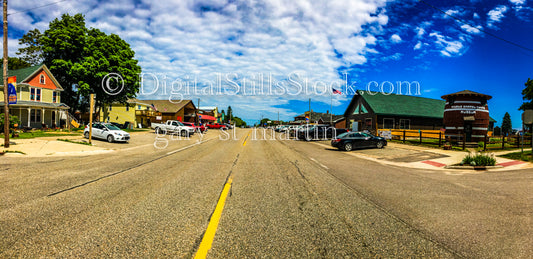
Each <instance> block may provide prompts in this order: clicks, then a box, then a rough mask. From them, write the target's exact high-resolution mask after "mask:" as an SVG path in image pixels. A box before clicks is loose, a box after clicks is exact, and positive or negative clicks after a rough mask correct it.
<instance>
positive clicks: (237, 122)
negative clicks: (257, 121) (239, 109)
mask: <svg viewBox="0 0 533 259" xmlns="http://www.w3.org/2000/svg"><path fill="white" fill-rule="evenodd" d="M233 123H235V126H236V127H241V126H244V127H246V122H245V121H243V120H242V119H241V118H239V117H233Z"/></svg>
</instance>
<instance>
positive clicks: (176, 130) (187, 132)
mask: <svg viewBox="0 0 533 259" xmlns="http://www.w3.org/2000/svg"><path fill="white" fill-rule="evenodd" d="M150 127H151V128H152V129H154V130H155V132H156V133H157V134H166V133H171V134H180V135H181V136H182V137H185V136H192V135H194V130H195V129H194V128H193V127H189V126H185V125H183V123H181V121H176V120H168V121H167V122H165V123H164V124H163V123H155V122H152V124H151V125H150Z"/></svg>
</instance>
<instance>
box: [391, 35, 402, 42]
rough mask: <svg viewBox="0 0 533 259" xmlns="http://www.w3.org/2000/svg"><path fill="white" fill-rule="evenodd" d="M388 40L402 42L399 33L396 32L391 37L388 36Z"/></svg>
mask: <svg viewBox="0 0 533 259" xmlns="http://www.w3.org/2000/svg"><path fill="white" fill-rule="evenodd" d="M390 40H391V41H392V42H394V43H399V42H402V38H401V37H400V35H398V34H393V35H392V36H391V37H390Z"/></svg>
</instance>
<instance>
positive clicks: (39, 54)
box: [17, 29, 43, 65]
mask: <svg viewBox="0 0 533 259" xmlns="http://www.w3.org/2000/svg"><path fill="white" fill-rule="evenodd" d="M42 36H43V35H42V34H41V32H40V31H39V30H38V29H33V30H31V31H28V32H27V33H26V34H24V35H23V36H22V38H20V39H19V45H21V46H25V47H22V48H19V49H18V51H17V55H19V56H20V59H22V60H23V61H25V62H27V63H29V64H30V65H38V64H40V63H41V62H43V49H42V44H41V39H42Z"/></svg>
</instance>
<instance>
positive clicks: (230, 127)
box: [224, 123, 233, 129]
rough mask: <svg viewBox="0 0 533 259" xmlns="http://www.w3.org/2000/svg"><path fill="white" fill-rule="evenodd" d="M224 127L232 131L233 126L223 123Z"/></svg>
mask: <svg viewBox="0 0 533 259" xmlns="http://www.w3.org/2000/svg"><path fill="white" fill-rule="evenodd" d="M224 125H226V128H228V129H233V125H231V124H229V123H224Z"/></svg>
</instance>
